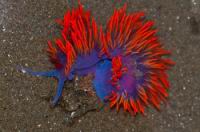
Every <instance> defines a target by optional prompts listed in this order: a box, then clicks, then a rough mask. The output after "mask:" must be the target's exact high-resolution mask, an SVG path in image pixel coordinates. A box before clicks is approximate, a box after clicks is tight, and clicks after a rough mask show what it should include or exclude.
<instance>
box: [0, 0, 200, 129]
mask: <svg viewBox="0 0 200 132" xmlns="http://www.w3.org/2000/svg"><path fill="white" fill-rule="evenodd" d="M123 2H124V1H123V0H122V1H121V3H119V2H118V3H117V4H116V5H115V6H116V7H120V6H122V5H123ZM127 2H128V12H134V11H145V12H146V15H147V18H149V19H153V20H155V22H156V27H157V28H158V29H159V36H160V40H161V42H162V43H163V44H164V46H165V47H166V48H167V49H169V50H171V51H172V53H173V54H172V56H171V58H172V59H173V60H174V61H175V62H176V65H175V67H173V68H172V70H171V71H169V72H168V73H169V79H170V82H171V88H170V91H169V94H170V97H169V104H168V105H162V107H161V111H160V112H158V111H156V110H154V109H152V108H147V110H146V116H145V117H143V116H141V115H138V116H136V117H131V116H130V115H129V114H127V113H124V112H120V113H116V112H115V111H106V110H102V111H100V112H95V111H92V112H88V113H85V114H77V112H79V109H81V110H84V109H85V107H86V106H90V104H92V103H91V102H92V101H91V100H95V99H94V98H96V97H95V96H93V97H91V96H89V95H88V94H85V93H82V92H80V90H79V89H91V88H92V85H91V80H90V77H88V78H82V79H80V80H78V81H77V82H76V84H77V85H78V86H76V89H77V88H78V90H76V91H74V88H73V87H74V85H73V83H72V82H68V83H66V85H65V91H64V94H63V97H64V99H63V100H62V101H61V104H60V105H59V106H57V107H56V108H54V109H52V108H51V107H50V106H49V101H48V100H49V99H48V98H49V97H50V96H51V95H53V94H54V91H55V89H54V88H55V87H56V85H57V84H56V81H55V80H54V79H52V78H40V77H33V76H30V75H27V74H23V73H21V72H18V71H16V66H17V65H21V66H26V67H30V68H32V69H34V70H48V69H50V68H52V65H51V64H50V63H49V62H48V57H47V55H46V53H45V51H44V49H45V48H46V47H47V43H46V42H47V40H49V39H51V40H52V39H53V37H52V35H53V36H56V35H58V34H59V32H58V31H59V27H58V26H57V25H56V24H55V22H54V20H55V19H56V18H62V16H63V14H64V12H65V11H66V9H69V8H72V7H73V6H76V5H77V2H76V1H75V2H70V0H0V67H1V69H0V75H1V76H0V132H6V131H19V132H25V131H66V132H108V131H113V132H199V131H200V88H199V85H200V80H199V79H200V51H199V50H200V1H199V0H129V1H127ZM113 3H114V0H82V4H83V5H84V7H85V8H87V9H90V10H91V12H92V15H93V16H94V17H95V19H96V20H97V23H98V24H101V25H104V27H105V23H106V21H107V20H108V18H109V17H110V15H111V14H112V12H113ZM78 91H79V92H78ZM46 98H47V99H46ZM79 107H80V108H79ZM70 111H73V112H70ZM76 114H77V115H80V117H77V118H75V119H74V120H73V121H72V120H71V119H70V117H72V116H74V115H76Z"/></svg>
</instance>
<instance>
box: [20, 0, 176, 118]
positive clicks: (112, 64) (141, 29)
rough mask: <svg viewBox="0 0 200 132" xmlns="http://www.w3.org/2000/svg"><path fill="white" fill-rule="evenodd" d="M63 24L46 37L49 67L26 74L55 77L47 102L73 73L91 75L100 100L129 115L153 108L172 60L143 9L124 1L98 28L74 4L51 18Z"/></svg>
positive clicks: (163, 96)
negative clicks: (50, 38)
mask: <svg viewBox="0 0 200 132" xmlns="http://www.w3.org/2000/svg"><path fill="white" fill-rule="evenodd" d="M57 22H58V23H59V24H60V25H61V26H62V27H63V28H62V30H61V37H60V38H58V39H55V42H54V43H52V42H50V41H49V42H48V49H47V51H48V54H49V58H50V61H51V62H52V63H53V64H54V65H55V69H54V70H51V71H48V72H33V71H31V70H28V69H24V68H23V69H22V70H25V71H26V72H28V73H30V74H32V75H39V76H47V77H56V78H57V79H58V87H57V92H56V95H55V96H54V98H53V100H52V101H51V103H52V105H53V106H54V105H56V104H57V102H58V101H59V99H60V97H61V95H62V90H63V85H64V82H65V81H66V80H72V79H74V76H75V75H78V76H85V75H88V74H93V75H94V79H93V86H94V90H95V91H96V94H97V96H98V97H99V98H100V100H101V101H102V102H103V103H105V104H109V106H110V107H111V108H114V107H115V108H116V109H117V110H119V109H120V108H124V110H125V111H128V112H130V113H131V114H132V115H135V114H136V113H142V114H143V113H144V107H145V106H147V105H149V104H152V105H153V106H155V107H156V108H157V109H159V105H160V102H161V101H165V100H166V98H167V96H168V94H167V89H168V88H169V82H168V79H167V74H166V70H168V69H169V68H170V67H171V66H172V65H173V64H174V62H172V61H171V60H169V59H166V58H163V56H165V55H169V54H170V52H169V51H167V50H165V49H163V47H162V45H161V44H160V42H159V40H158V36H156V32H157V30H156V29H155V28H153V25H154V22H153V21H148V20H145V21H144V13H143V12H137V13H129V14H127V13H126V5H124V7H122V8H120V9H115V10H114V13H113V15H112V16H111V17H110V19H109V20H108V23H107V27H106V30H105V31H103V30H102V27H100V28H98V26H97V24H96V22H95V20H94V18H93V17H92V16H91V15H90V12H89V11H87V10H84V9H83V7H82V5H81V4H80V3H79V6H78V8H76V9H73V10H72V11H67V12H66V13H65V15H64V18H63V19H60V20H57Z"/></svg>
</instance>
